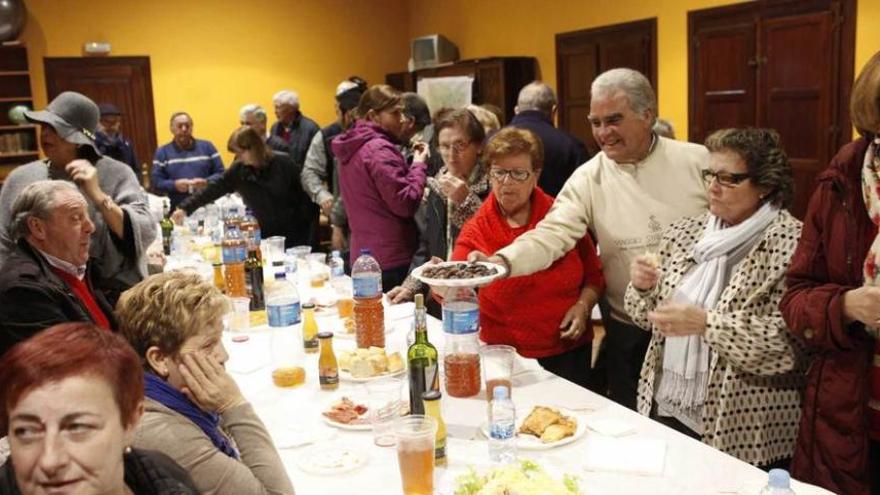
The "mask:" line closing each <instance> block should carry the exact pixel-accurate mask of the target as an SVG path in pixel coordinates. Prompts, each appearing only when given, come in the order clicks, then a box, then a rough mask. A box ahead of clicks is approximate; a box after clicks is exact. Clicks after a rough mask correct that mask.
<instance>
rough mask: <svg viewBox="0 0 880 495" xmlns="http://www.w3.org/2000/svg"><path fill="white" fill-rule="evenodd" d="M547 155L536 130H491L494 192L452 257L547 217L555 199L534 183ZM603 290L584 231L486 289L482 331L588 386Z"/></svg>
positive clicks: (491, 245) (492, 247) (488, 248)
mask: <svg viewBox="0 0 880 495" xmlns="http://www.w3.org/2000/svg"><path fill="white" fill-rule="evenodd" d="M543 155H544V153H543V146H542V145H541V141H540V140H539V139H538V138H537V137H536V136H535V135H534V134H533V133H532V132H531V131H527V130H524V129H517V128H505V129H502V130H501V131H499V132H498V133H497V134H495V135H494V136H493V137H492V139H491V141H489V143H488V145H487V146H486V149H485V151H484V157H485V160H486V163H487V164H488V165H489V180H490V183H491V187H492V192H491V193H490V194H489V197H488V198H486V201H484V202H483V206H482V207H480V209H479V210H478V211H477V213H476V215H474V217H472V218H471V219H470V220H468V222H467V223H465V224H464V226H463V227H462V230H461V233H460V234H459V237H458V240H457V241H456V243H455V249H454V251H453V253H452V259H453V260H465V259H467V256H468V254H469V253H470V252H471V251H481V252H484V253H494V252H496V251H497V250H499V249H501V248H502V247H504V246H507V245H508V244H510V243H511V242H513V240H514V239H516V238H517V237H519V236H520V235H522V234H523V233H524V232H527V231H529V230H531V229H533V228H535V225H537V223H538V222H540V221H541V219H542V218H544V215H546V214H547V211H549V210H550V206H551V205H552V204H553V198H552V197H551V196H549V195H548V194H546V193H545V192H544V191H542V190H541V188H539V187H537V184H538V176H539V175H540V173H541V167H542V166H543V161H544V156H543ZM604 290H605V279H604V277H603V276H602V265H601V264H600V262H599V257H598V256H597V255H596V249H595V247H594V246H593V242H592V240H591V239H590V237H589V235H587V236H585V237H584V238H583V239H581V241H580V242H579V243H578V244H577V246H576V247H575V248H574V249H572V250H571V251H569V252H568V253H566V254H565V256H563V257H562V258H560V259H558V260H557V261H556V262H555V263H553V264H552V265H551V266H550V268H547V269H546V270H544V271H541V272H537V273H534V274H532V275H529V276H525V277H515V278H505V279H503V280H498V281H495V282H494V283H492V284H491V285H489V286H487V287H484V288H482V289H481V290H480V293H479V298H480V338H481V340H483V341H484V342H486V343H489V344H508V345H512V346H514V347H515V348H516V350H517V352H518V353H519V354H521V355H522V356H525V357H529V358H537V359H538V362H539V363H540V364H541V366H542V367H544V369H546V370H548V371H550V372H552V373H554V374H556V375H559V376H561V377H563V378H565V379H567V380H569V381H571V382H574V383H577V384H578V385H581V386H586V381H587V373H588V370H589V367H590V357H591V351H592V341H593V329H592V326H591V325H590V314H591V313H592V310H593V306H594V305H595V304H596V302H597V301H598V299H599V296H600V295H601V294H602V292H603V291H604Z"/></svg>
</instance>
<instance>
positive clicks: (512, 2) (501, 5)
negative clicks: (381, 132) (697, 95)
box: [409, 0, 880, 138]
mask: <svg viewBox="0 0 880 495" xmlns="http://www.w3.org/2000/svg"><path fill="white" fill-rule="evenodd" d="M737 1H738V0H733V1H731V0H655V1H654V2H645V1H643V0H593V1H584V0H551V1H548V2H535V1H534V0H481V1H474V0H446V1H445V2H444V7H443V8H442V9H436V8H432V6H433V5H435V4H436V2H435V0H413V2H412V3H411V6H410V33H409V34H410V36H411V37H415V36H421V35H425V34H430V33H443V34H444V35H446V36H447V37H448V38H449V39H450V40H452V41H453V42H454V43H456V44H457V45H458V47H459V51H460V55H461V57H462V58H475V57H485V56H493V55H508V56H515V55H520V56H533V57H537V59H538V64H539V66H540V74H541V77H542V78H543V79H544V80H545V82H547V83H548V84H550V85H551V86H553V87H555V86H556V54H555V50H556V49H555V35H556V34H557V33H564V32H568V31H577V30H580V29H588V28H592V27H598V26H603V25H608V24H617V23H622V22H628V21H634V20H639V19H645V18H650V17H657V37H658V39H657V49H658V68H657V78H658V80H657V85H658V86H659V91H658V100H659V101H658V104H659V108H660V115H661V116H662V117H664V118H667V119H669V120H671V121H672V122H673V124H674V125H675V128H676V133H677V135H678V136H679V137H680V138H686V137H687V113H688V102H687V89H688V81H687V12H688V11H689V10H698V9H704V8H710V7H717V6H719V5H727V4H732V3H737ZM857 8H858V17H857V30H856V71H858V69H859V68H860V67H861V66H862V65H864V63H865V62H866V61H867V59H868V58H869V57H870V55H872V54H873V53H874V52H875V51H877V50H880V24H878V23H877V20H878V19H880V1H878V0H859V1H858V6H857ZM584 84H589V81H584Z"/></svg>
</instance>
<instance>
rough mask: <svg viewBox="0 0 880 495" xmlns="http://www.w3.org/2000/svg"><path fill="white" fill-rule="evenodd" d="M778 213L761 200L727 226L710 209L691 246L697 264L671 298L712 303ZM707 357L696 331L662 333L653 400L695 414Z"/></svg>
mask: <svg viewBox="0 0 880 495" xmlns="http://www.w3.org/2000/svg"><path fill="white" fill-rule="evenodd" d="M778 213H779V208H778V207H776V206H773V205H771V204H770V203H765V204H764V205H763V206H761V207H760V208H759V209H758V210H757V211H756V212H755V213H753V214H752V216H750V217H749V218H748V219H746V220H745V221H743V222H741V223H739V224H737V225H734V226H732V227H730V226H726V224H725V223H724V222H723V221H722V220H721V219H720V218H718V217H716V216H715V215H712V214H709V219H708V221H707V222H706V228H705V230H704V231H703V236H702V238H701V239H700V240H699V241H698V242H697V243H696V245H695V246H694V250H693V254H692V256H693V259H694V261H695V262H696V264H695V265H694V266H693V267H692V268H691V269H690V270H689V271H688V272H687V273H686V274H685V275H684V277H683V278H682V280H681V283H680V285H679V286H678V288H677V289H676V290H675V292H674V293H673V295H672V300H673V301H675V302H680V303H686V304H693V305H695V306H698V307H701V308H703V309H707V310H709V309H713V308H714V307H715V305H716V304H717V303H718V300H719V299H720V297H721V294H722V293H723V292H724V289H725V288H726V287H727V283H728V281H729V280H730V275H731V273H732V272H733V269H734V267H736V265H737V264H739V262H741V261H742V260H743V258H745V257H746V255H747V254H748V253H749V251H750V250H751V249H752V247H753V246H754V245H755V244H756V243H757V242H758V241H759V240H760V239H761V237H762V236H763V234H764V230H765V229H766V228H767V227H768V226H769V225H770V224H771V223H772V222H773V220H774V219H775V218H776V217H777V215H778ZM709 358H710V348H709V345H708V344H706V342H705V340H703V337H702V336H701V335H688V336H681V337H667V338H666V342H665V346H664V350H663V377H662V379H661V382H660V387H659V389H658V390H657V401H658V402H662V403H665V404H666V405H668V406H671V407H672V408H673V409H674V410H677V411H679V412H682V413H684V414H685V415H686V416H688V417H690V418H694V419H698V417H699V416H698V414H697V413H698V412H699V411H700V410H701V408H702V406H703V403H704V402H705V400H706V391H707V389H708V384H709ZM695 416H696V418H695Z"/></svg>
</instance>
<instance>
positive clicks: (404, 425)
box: [394, 414, 437, 495]
mask: <svg viewBox="0 0 880 495" xmlns="http://www.w3.org/2000/svg"><path fill="white" fill-rule="evenodd" d="M436 434H437V422H436V421H434V418H431V417H429V416H423V415H421V414H414V415H412V416H407V417H405V418H401V419H400V420H399V421H397V422H395V423H394V437H395V438H396V440H397V463H398V465H399V466H400V481H401V483H402V484H403V493H404V495H423V494H428V493H434V437H435V435H436Z"/></svg>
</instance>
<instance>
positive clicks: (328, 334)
mask: <svg viewBox="0 0 880 495" xmlns="http://www.w3.org/2000/svg"><path fill="white" fill-rule="evenodd" d="M318 338H319V339H332V338H333V332H318Z"/></svg>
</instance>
